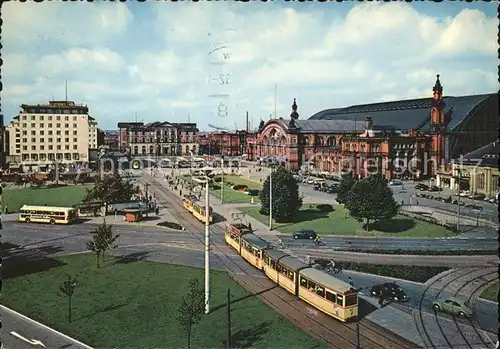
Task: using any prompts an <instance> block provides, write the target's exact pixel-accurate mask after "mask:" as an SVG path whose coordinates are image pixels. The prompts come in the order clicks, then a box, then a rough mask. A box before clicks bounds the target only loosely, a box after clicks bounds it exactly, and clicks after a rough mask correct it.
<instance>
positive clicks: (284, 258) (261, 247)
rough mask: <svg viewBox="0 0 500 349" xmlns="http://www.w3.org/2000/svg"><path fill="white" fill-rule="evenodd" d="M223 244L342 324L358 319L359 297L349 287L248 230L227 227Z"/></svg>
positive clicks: (281, 285) (283, 286)
mask: <svg viewBox="0 0 500 349" xmlns="http://www.w3.org/2000/svg"><path fill="white" fill-rule="evenodd" d="M225 239H226V243H227V244H228V245H230V246H232V247H233V248H234V249H235V250H236V251H237V252H238V253H239V254H240V255H241V256H242V257H243V258H244V259H245V260H246V261H248V262H249V263H250V264H252V265H253V266H255V267H257V268H258V269H260V270H262V271H263V272H264V274H265V275H266V276H267V277H268V278H269V279H270V280H272V281H273V282H275V283H276V284H278V285H279V286H280V287H282V288H283V289H285V290H286V291H288V292H290V293H291V294H293V295H295V296H296V297H298V298H300V299H302V300H303V301H305V302H307V303H309V304H310V305H312V306H313V307H315V308H316V309H318V310H320V311H322V312H324V313H325V314H327V315H329V316H332V317H334V318H335V319H337V320H340V321H342V322H350V321H355V320H357V318H358V293H357V291H356V290H355V289H354V288H353V287H352V286H351V285H349V284H348V283H346V282H344V281H342V280H339V279H337V278H335V277H333V276H331V275H329V274H327V273H325V272H324V271H322V270H318V269H315V268H312V267H311V266H310V265H308V264H306V263H303V262H301V261H300V260H298V259H296V258H294V257H292V256H290V255H288V254H286V253H284V252H281V251H279V250H276V249H273V248H270V247H269V246H268V244H267V242H266V241H264V240H262V239H261V238H259V237H258V236H256V235H254V234H252V233H250V232H249V231H248V230H245V229H241V228H238V227H237V226H232V225H228V228H227V230H226V235H225Z"/></svg>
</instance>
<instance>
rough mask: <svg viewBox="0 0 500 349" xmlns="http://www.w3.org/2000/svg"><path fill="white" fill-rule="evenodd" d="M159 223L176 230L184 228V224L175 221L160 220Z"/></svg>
mask: <svg viewBox="0 0 500 349" xmlns="http://www.w3.org/2000/svg"><path fill="white" fill-rule="evenodd" d="M157 225H159V226H161V227H166V228H170V229H175V230H182V225H180V224H178V223H175V222H160V223H158V224H157Z"/></svg>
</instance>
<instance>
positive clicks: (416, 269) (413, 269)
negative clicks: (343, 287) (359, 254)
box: [339, 262, 450, 283]
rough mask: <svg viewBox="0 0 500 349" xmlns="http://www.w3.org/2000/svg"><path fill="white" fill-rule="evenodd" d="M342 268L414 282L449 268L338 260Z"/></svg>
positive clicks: (425, 279)
mask: <svg viewBox="0 0 500 349" xmlns="http://www.w3.org/2000/svg"><path fill="white" fill-rule="evenodd" d="M339 264H340V265H341V266H342V268H343V269H348V270H354V271H359V272H363V273H369V274H376V275H380V276H388V277H393V278H396V279H405V280H410V281H415V282H422V283H423V282H426V281H427V280H429V279H430V278H432V277H433V276H436V275H437V274H440V273H442V272H444V271H446V270H449V269H450V268H446V267H423V266H415V265H385V264H367V263H356V262H339Z"/></svg>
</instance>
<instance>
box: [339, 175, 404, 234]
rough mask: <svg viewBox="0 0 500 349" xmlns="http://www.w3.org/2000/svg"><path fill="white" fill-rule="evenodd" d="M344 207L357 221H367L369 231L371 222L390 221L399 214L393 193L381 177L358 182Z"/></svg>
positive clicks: (366, 225) (374, 176)
mask: <svg viewBox="0 0 500 349" xmlns="http://www.w3.org/2000/svg"><path fill="white" fill-rule="evenodd" d="M344 205H345V207H346V208H347V209H348V210H349V212H350V214H351V216H352V217H354V218H356V220H358V221H359V222H363V220H366V224H365V229H366V230H367V231H368V230H369V229H370V221H373V222H376V221H382V220H389V219H391V218H393V217H394V216H395V215H396V214H397V213H398V204H397V203H396V201H395V200H394V197H393V195H392V191H391V189H390V188H389V186H388V185H387V181H386V180H385V179H384V178H382V177H381V176H380V175H373V176H371V177H369V178H365V179H362V180H358V181H356V183H355V184H354V186H353V187H352V189H351V191H350V192H349V195H348V196H347V198H346V200H345V203H344Z"/></svg>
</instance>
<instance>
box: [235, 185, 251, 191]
mask: <svg viewBox="0 0 500 349" xmlns="http://www.w3.org/2000/svg"><path fill="white" fill-rule="evenodd" d="M247 188H248V186H246V185H243V184H237V185H234V186H233V189H234V190H237V191H245V190H246V189H247Z"/></svg>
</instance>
